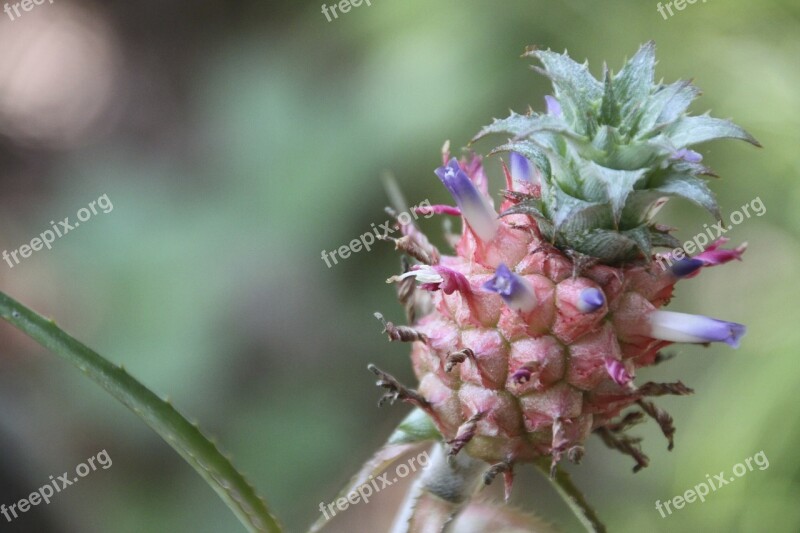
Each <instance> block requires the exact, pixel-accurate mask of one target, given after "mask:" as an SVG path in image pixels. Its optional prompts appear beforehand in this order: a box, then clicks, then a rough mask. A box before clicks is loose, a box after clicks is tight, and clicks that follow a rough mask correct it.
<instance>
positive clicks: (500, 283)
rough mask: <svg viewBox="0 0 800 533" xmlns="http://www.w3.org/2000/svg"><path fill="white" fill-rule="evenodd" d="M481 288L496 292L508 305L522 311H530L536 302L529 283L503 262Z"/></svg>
mask: <svg viewBox="0 0 800 533" xmlns="http://www.w3.org/2000/svg"><path fill="white" fill-rule="evenodd" d="M483 288H484V290H487V291H490V292H496V293H497V294H499V295H500V297H501V298H503V301H505V303H506V305H507V306H508V307H510V308H511V309H517V310H519V311H522V312H523V313H527V312H529V311H532V310H533V308H534V307H536V304H537V303H538V302H537V300H536V294H535V293H534V291H533V287H532V286H531V284H530V283H528V281H527V280H526V279H525V278H523V277H522V276H520V275H518V274H515V273H513V272H511V271H510V270H509V269H508V267H507V266H506V265H505V264H503V263H500V265H499V266H498V267H497V270H496V271H495V274H494V277H492V279H490V280H489V281H487V282H486V283H484V284H483Z"/></svg>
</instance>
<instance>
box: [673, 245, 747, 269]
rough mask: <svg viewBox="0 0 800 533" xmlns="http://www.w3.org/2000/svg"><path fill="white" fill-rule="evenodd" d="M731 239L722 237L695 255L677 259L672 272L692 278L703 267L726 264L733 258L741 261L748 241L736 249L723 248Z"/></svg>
mask: <svg viewBox="0 0 800 533" xmlns="http://www.w3.org/2000/svg"><path fill="white" fill-rule="evenodd" d="M728 241H729V239H728V238H727V237H721V238H719V239H717V240H716V241H714V242H713V243H711V244H709V245H708V248H706V249H705V250H704V251H703V252H701V253H699V254H697V255H696V256H694V257H691V258H689V257H687V258H684V259H681V260H679V261H676V262H675V264H673V265H672V266H671V267H670V270H671V271H672V273H673V274H674V275H675V276H676V277H678V278H692V277H694V276H696V275H697V274H698V272H699V271H700V269H701V268H703V267H709V266H716V265H724V264H725V263H727V262H729V261H733V260H737V261H741V260H742V254H743V253H744V252H745V250H747V243H743V244H740V245H739V246H737V247H736V248H734V249H732V250H731V249H727V248H722V246H723V245H724V244H725V243H727V242H728Z"/></svg>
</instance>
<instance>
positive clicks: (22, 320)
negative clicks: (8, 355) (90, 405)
mask: <svg viewBox="0 0 800 533" xmlns="http://www.w3.org/2000/svg"><path fill="white" fill-rule="evenodd" d="M0 318H2V319H3V320H5V321H6V322H8V323H9V324H11V325H12V326H14V327H16V328H17V329H19V330H20V331H22V332H23V333H25V334H26V335H28V336H29V337H31V338H32V339H33V340H35V341H36V342H38V343H39V344H41V345H42V346H44V347H45V348H47V349H48V350H50V351H52V352H54V353H56V354H58V355H60V356H61V357H62V358H63V359H65V360H67V361H68V362H70V363H72V364H73V365H74V366H76V367H78V369H79V370H80V371H81V372H83V373H84V374H86V376H88V377H89V378H91V379H92V380H93V381H94V382H95V383H97V384H98V385H100V386H101V387H103V388H104V389H105V390H106V391H107V392H108V393H110V394H111V395H112V396H114V397H115V398H116V399H117V400H119V401H120V402H122V403H123V404H124V405H125V406H126V407H127V408H128V409H130V410H131V411H133V412H134V413H135V414H136V415H137V416H138V417H139V418H141V419H142V420H143V421H144V422H145V423H146V424H147V425H148V426H150V428H151V429H153V431H155V432H156V433H158V434H159V436H161V438H162V439H164V440H165V441H167V444H169V445H170V446H172V447H173V448H174V449H175V451H177V452H178V454H180V456H181V457H183V459H184V460H185V461H186V462H187V463H189V464H190V465H191V466H192V467H193V468H194V469H195V470H196V471H197V472H198V473H199V474H200V476H202V478H203V479H205V480H206V483H208V484H209V485H210V486H211V488H213V489H214V491H216V493H217V494H218V495H219V497H220V498H222V500H223V501H224V502H225V503H226V504H227V505H228V507H229V508H230V509H231V511H233V513H234V514H235V515H236V517H237V518H238V519H239V521H241V523H242V524H243V525H244V526H245V527H246V528H247V530H248V531H251V532H270V533H272V532H280V531H282V529H281V527H280V525H279V524H278V522H277V520H276V519H275V517H273V516H272V515H271V514H270V512H269V510H268V509H267V506H266V503H264V501H263V500H262V499H261V498H260V497H259V496H258V495H257V494H256V492H255V489H253V487H252V486H251V485H250V484H249V483H248V482H247V480H246V479H245V478H244V476H242V474H240V473H239V472H238V471H237V470H236V468H235V467H234V466H233V465H232V464H231V462H230V461H229V460H228V459H227V458H226V457H225V456H224V455H223V454H222V453H221V452H220V451H219V450H218V449H217V447H216V446H215V445H214V443H212V442H211V441H210V440H209V439H208V438H206V437H205V435H203V433H202V432H201V431H200V429H199V428H198V427H197V426H196V425H194V424H192V423H191V422H189V421H188V420H186V418H184V417H183V415H181V414H180V413H179V412H178V411H177V410H176V409H175V407H173V406H172V404H170V403H169V402H168V401H165V400H162V399H161V398H159V397H158V396H156V394H155V393H153V392H152V391H151V390H150V389H148V388H147V387H145V386H144V385H142V384H141V383H140V382H139V381H137V380H136V379H135V378H134V377H132V376H131V375H130V374H128V373H127V372H126V371H125V369H123V368H122V367H120V366H117V365H115V364H113V363H111V362H109V361H108V360H106V359H105V358H103V357H102V356H101V355H100V354H98V353H97V352H95V351H93V350H92V349H91V348H89V347H88V346H86V345H84V344H82V343H81V342H80V341H78V340H76V339H75V338H73V337H71V336H70V335H68V334H67V333H66V332H64V331H63V330H62V329H60V328H59V327H58V326H57V325H56V323H55V322H54V321H52V320H48V319H46V318H44V317H42V316H40V315H38V314H37V313H35V312H33V311H31V310H30V309H28V308H27V307H25V306H24V305H22V304H20V303H19V302H17V301H16V300H14V299H12V298H10V297H9V296H7V295H5V294H3V293H2V292H0Z"/></svg>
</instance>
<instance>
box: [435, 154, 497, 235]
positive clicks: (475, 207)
mask: <svg viewBox="0 0 800 533" xmlns="http://www.w3.org/2000/svg"><path fill="white" fill-rule="evenodd" d="M435 173H436V175H437V176H439V179H440V180H442V183H444V186H445V187H447V190H448V191H450V194H451V195H452V196H453V198H454V199H455V201H456V203H457V204H458V207H459V209H461V213H462V215H463V216H464V219H465V220H466V221H467V223H468V224H469V226H470V228H472V230H473V231H474V232H475V234H476V235H477V236H478V237H480V239H481V240H482V241H484V242H488V241H491V240H492V239H493V238H494V236H495V233H497V213H496V212H495V210H494V209H493V208H492V206H491V205H489V202H488V200H487V199H486V197H484V196H483V195H482V194H481V193H480V191H478V189H477V188H476V187H475V184H474V183H472V180H470V179H469V177H468V176H467V173H466V172H464V171H463V170H462V169H461V166H460V165H459V164H458V160H457V159H456V158H455V157H454V158H452V159H451V160H450V161H448V162H447V164H446V165H445V166H442V167H439V168H437V169H436V170H435Z"/></svg>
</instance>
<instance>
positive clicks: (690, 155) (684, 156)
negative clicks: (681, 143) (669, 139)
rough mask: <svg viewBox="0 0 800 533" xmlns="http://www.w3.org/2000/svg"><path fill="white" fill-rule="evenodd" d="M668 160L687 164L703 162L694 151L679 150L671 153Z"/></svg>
mask: <svg viewBox="0 0 800 533" xmlns="http://www.w3.org/2000/svg"><path fill="white" fill-rule="evenodd" d="M670 159H672V160H681V161H686V162H687V163H700V162H701V161H702V160H703V156H702V155H700V154H698V153H697V152H695V151H694V150H689V149H688V148H681V149H680V150H677V151H675V152H673V153H672V156H670Z"/></svg>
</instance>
